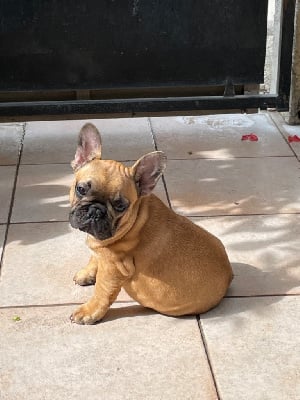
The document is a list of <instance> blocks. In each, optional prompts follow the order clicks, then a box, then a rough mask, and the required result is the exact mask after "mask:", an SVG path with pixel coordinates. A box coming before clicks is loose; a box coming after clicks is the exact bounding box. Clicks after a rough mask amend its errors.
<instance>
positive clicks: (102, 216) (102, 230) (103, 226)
mask: <svg viewBox="0 0 300 400" xmlns="http://www.w3.org/2000/svg"><path fill="white" fill-rule="evenodd" d="M69 221H70V224H71V226H72V227H73V228H76V229H79V230H80V231H83V232H87V233H89V234H90V235H92V236H94V237H95V238H96V239H99V240H105V239H108V238H110V237H112V236H113V229H112V225H111V221H110V218H109V215H108V213H107V208H106V207H105V205H103V204H101V203H91V204H84V205H78V206H76V207H75V208H74V209H72V210H71V212H70V215H69Z"/></svg>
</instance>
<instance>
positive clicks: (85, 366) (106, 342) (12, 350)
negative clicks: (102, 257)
mask: <svg viewBox="0 0 300 400" xmlns="http://www.w3.org/2000/svg"><path fill="white" fill-rule="evenodd" d="M118 307H119V305H118ZM71 311H72V308H71V307H56V308H30V309H9V310H0V318H1V321H3V324H1V337H2V339H1V347H0V368H1V370H2V371H3V374H2V379H1V381H0V382H1V383H0V390H1V392H2V396H4V397H2V398H3V400H12V399H15V400H18V399H24V398H26V399H29V398H30V399H31V400H37V399H41V394H42V398H43V399H44V400H61V399H72V398H74V399H75V398H76V399H85V398H86V399H89V400H93V399H97V400H110V399H111V400H123V399H130V400H140V399H145V400H157V399H164V400H168V399H172V400H173V399H191V400H193V399H195V400H196V399H205V400H215V399H216V392H215V389H214V386H213V382H212V378H211V375H210V370H209V367H208V364H207V360H206V355H205V351H204V348H203V346H202V344H201V342H200V335H199V330H198V326H197V323H196V320H195V318H182V319H179V318H178V319H176V318H168V317H165V316H162V315H159V314H155V313H152V312H151V311H150V310H147V309H144V308H141V307H139V306H135V305H132V304H130V305H124V307H123V308H121V309H120V308H119V309H115V310H111V311H110V313H109V314H108V316H107V317H106V318H105V320H104V321H103V322H102V323H100V324H98V325H94V326H80V325H75V324H71V323H70V321H69V320H68V317H69V314H70V313H71ZM15 316H19V317H20V318H21V320H20V321H14V320H13V318H14V317H15Z"/></svg>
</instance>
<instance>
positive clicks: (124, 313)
mask: <svg viewBox="0 0 300 400" xmlns="http://www.w3.org/2000/svg"><path fill="white" fill-rule="evenodd" d="M116 304H118V303H116ZM154 314H157V312H156V311H154V310H152V309H151V308H145V307H143V306H141V305H139V304H136V303H134V304H132V305H129V306H125V307H122V306H120V307H112V308H110V309H109V310H108V312H107V314H106V315H105V317H104V318H103V319H102V321H101V323H105V322H111V321H114V320H117V319H120V318H132V317H139V316H147V315H154Z"/></svg>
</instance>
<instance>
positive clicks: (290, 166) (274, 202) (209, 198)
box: [165, 157, 300, 216]
mask: <svg viewBox="0 0 300 400" xmlns="http://www.w3.org/2000/svg"><path fill="white" fill-rule="evenodd" d="M165 177H166V184H167V190H168V193H169V197H170V200H171V204H172V207H173V208H174V209H175V211H177V212H179V213H182V214H185V215H190V216H199V215H228V214H229V215H236V214H273V213H295V212H299V211H300V191H299V178H300V169H299V162H298V161H297V160H296V158H289V157H287V158H286V157H274V158H273V157H270V158H257V159H251V158H244V159H239V158H237V159H231V160H181V161H179V160H170V161H169V163H168V166H167V170H166V172H165Z"/></svg>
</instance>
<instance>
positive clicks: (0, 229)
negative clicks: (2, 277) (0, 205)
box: [0, 225, 6, 259]
mask: <svg viewBox="0 0 300 400" xmlns="http://www.w3.org/2000/svg"><path fill="white" fill-rule="evenodd" d="M5 231H6V225H0V259H1V256H2V252H3V244H4V238H5Z"/></svg>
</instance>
